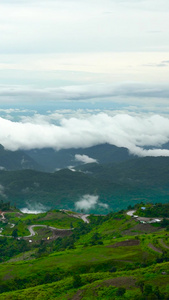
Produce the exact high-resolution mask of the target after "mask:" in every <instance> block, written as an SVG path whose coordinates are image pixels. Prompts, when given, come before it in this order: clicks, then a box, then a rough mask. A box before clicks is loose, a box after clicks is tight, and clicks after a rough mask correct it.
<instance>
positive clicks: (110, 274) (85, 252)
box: [0, 203, 169, 300]
mask: <svg viewBox="0 0 169 300" xmlns="http://www.w3.org/2000/svg"><path fill="white" fill-rule="evenodd" d="M142 205H143V203H141V204H139V205H137V207H135V208H137V209H138V211H139V209H140V207H142ZM162 207H163V208H164V207H165V205H164V206H163V205H162ZM163 208H160V211H161V212H162V211H163ZM152 209H153V206H152ZM155 209H157V208H155ZM156 212H157V210H156ZM18 216H19V215H18V212H8V213H6V217H7V218H8V221H10V222H11V221H12V222H14V221H15V222H16V221H17V219H18ZM54 216H55V217H54ZM57 216H58V219H57ZM156 217H158V215H156ZM10 218H11V219H10ZM20 218H21V219H22V224H23V225H24V224H25V227H26V226H28V225H29V224H30V223H31V224H33V222H38V223H40V222H44V223H43V224H45V222H46V225H47V224H48V222H49V224H51V223H50V222H54V218H55V222H56V223H55V224H58V223H57V222H61V220H63V224H66V222H68V220H69V223H67V224H69V228H70V227H72V225H71V223H72V224H73V227H74V229H73V230H72V232H71V234H69V235H68V236H65V237H59V238H56V237H54V236H53V235H52V236H51V239H47V238H46V237H47V235H46V236H45V231H44V230H48V233H49V232H50V230H49V228H40V229H38V235H37V236H36V238H35V239H32V243H29V238H28V239H20V240H18V237H17V235H18V232H16V231H14V228H13V238H7V237H1V238H0V239H1V240H0V247H1V249H0V250H1V253H2V256H1V264H0V293H1V294H0V299H2V300H3V299H4V300H6V299H7V300H8V299H32V300H33V299H60V300H61V299H84V300H85V299H100V300H101V299H116V300H117V299H128V300H129V299H131V300H134V299H140V300H141V299H142V300H143V299H145V300H147V299H153V300H155V299H164V300H165V299H169V234H168V231H167V230H166V229H167V227H164V224H162V225H160V227H153V226H152V225H151V224H141V223H139V221H138V220H137V219H135V218H132V217H130V216H128V215H127V214H126V211H119V212H114V213H113V212H112V213H110V214H108V215H106V216H94V215H91V216H90V217H89V219H90V223H89V224H87V223H84V222H82V221H80V220H78V219H77V218H76V222H77V223H76V222H75V220H74V218H73V217H70V215H67V214H66V213H64V212H59V211H49V212H48V213H43V214H39V215H36V216H35V215H34V216H33V215H24V214H23V215H20ZM28 220H29V222H28ZM60 224H61V223H60ZM44 236H45V237H44ZM12 252H13V254H11V253H12ZM11 257H12V259H11Z"/></svg>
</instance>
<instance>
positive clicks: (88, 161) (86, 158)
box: [75, 154, 98, 164]
mask: <svg viewBox="0 0 169 300" xmlns="http://www.w3.org/2000/svg"><path fill="white" fill-rule="evenodd" d="M75 160H77V161H81V162H82V163H84V164H91V163H98V161H97V159H94V158H91V157H89V156H87V155H84V154H83V155H80V154H76V155H75Z"/></svg>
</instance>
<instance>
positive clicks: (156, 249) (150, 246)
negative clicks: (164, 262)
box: [148, 243, 163, 254]
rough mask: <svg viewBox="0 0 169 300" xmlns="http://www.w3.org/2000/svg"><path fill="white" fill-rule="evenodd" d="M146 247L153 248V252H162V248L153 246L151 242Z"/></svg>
mask: <svg viewBox="0 0 169 300" xmlns="http://www.w3.org/2000/svg"><path fill="white" fill-rule="evenodd" d="M148 247H149V248H151V249H152V250H154V251H155V252H158V253H160V254H162V253H163V252H162V250H160V249H159V248H156V247H154V245H153V244H151V243H149V244H148Z"/></svg>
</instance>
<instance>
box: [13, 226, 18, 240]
mask: <svg viewBox="0 0 169 300" xmlns="http://www.w3.org/2000/svg"><path fill="white" fill-rule="evenodd" d="M12 236H13V238H14V239H16V238H17V237H18V229H17V228H15V229H14V230H13V231H12Z"/></svg>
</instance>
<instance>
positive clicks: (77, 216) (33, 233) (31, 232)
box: [0, 212, 90, 238]
mask: <svg viewBox="0 0 169 300" xmlns="http://www.w3.org/2000/svg"><path fill="white" fill-rule="evenodd" d="M0 215H1V216H2V219H1V220H3V221H4V220H5V219H6V218H5V216H4V212H1V213H0ZM72 216H74V217H76V218H80V219H82V220H83V221H84V222H85V223H89V222H90V221H89V220H88V219H87V217H89V216H90V215H87V214H86V215H83V214H78V215H72ZM8 224H11V223H8ZM14 226H15V224H11V228H13V227H14ZM35 227H44V228H48V229H50V230H54V231H57V232H58V233H59V232H60V233H63V232H65V233H66V232H70V231H72V230H73V229H74V228H71V229H60V228H56V227H52V226H48V225H36V224H34V225H30V226H28V230H29V232H30V235H27V236H22V237H21V238H30V237H32V236H35V235H36V234H37V232H36V231H34V229H33V228H35ZM0 236H3V237H10V238H11V237H12V236H5V235H2V234H0Z"/></svg>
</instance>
